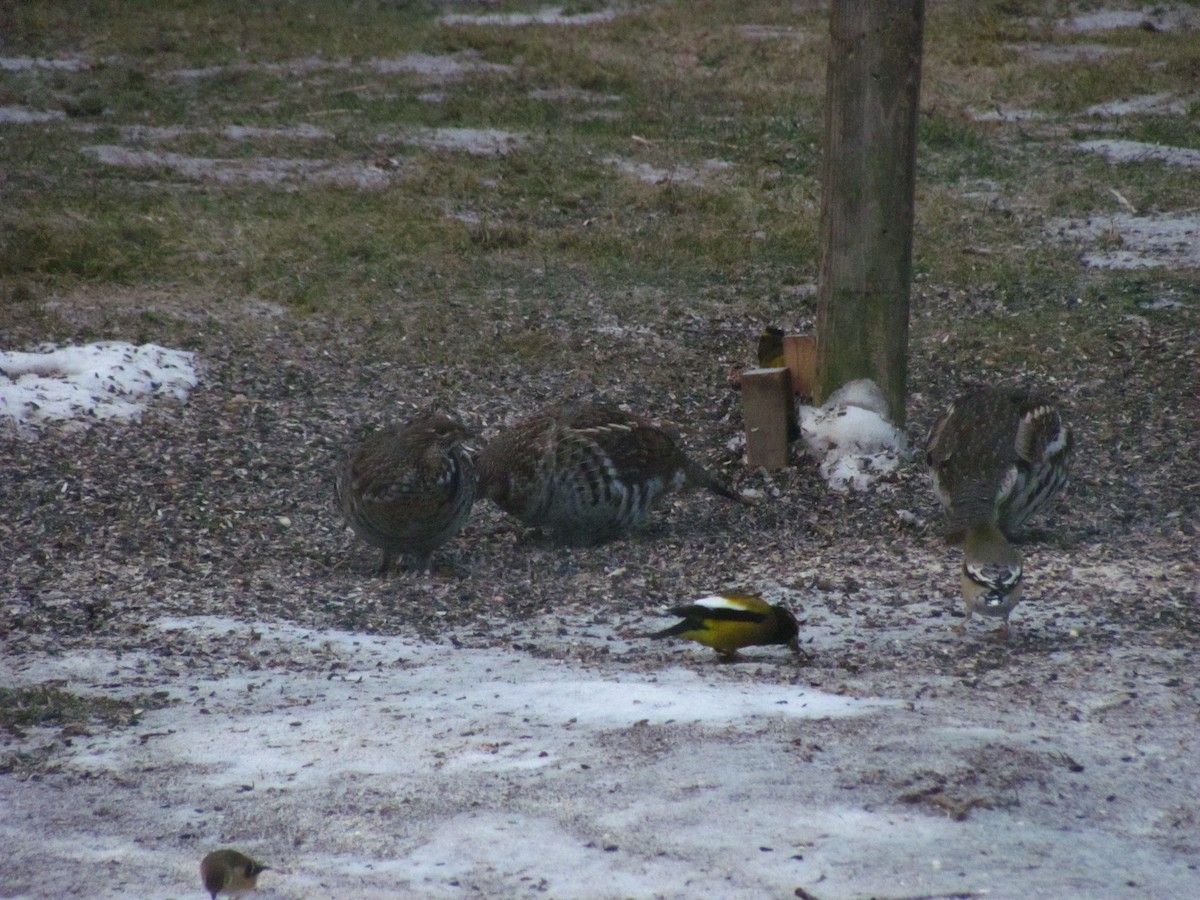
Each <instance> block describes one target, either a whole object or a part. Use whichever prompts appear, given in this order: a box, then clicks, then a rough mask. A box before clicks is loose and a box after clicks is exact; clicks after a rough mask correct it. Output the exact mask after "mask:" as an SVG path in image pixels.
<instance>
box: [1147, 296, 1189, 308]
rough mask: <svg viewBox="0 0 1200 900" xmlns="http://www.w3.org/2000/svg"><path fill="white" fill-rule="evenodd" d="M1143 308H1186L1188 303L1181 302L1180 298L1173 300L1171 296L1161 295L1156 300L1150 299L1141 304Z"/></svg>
mask: <svg viewBox="0 0 1200 900" xmlns="http://www.w3.org/2000/svg"><path fill="white" fill-rule="evenodd" d="M1140 305H1141V308H1142V309H1152V310H1153V309H1184V308H1186V304H1183V303H1180V302H1179V301H1178V300H1172V299H1171V298H1170V297H1159V298H1158V299H1156V300H1150V301H1148V302H1146V303H1142V304H1140Z"/></svg>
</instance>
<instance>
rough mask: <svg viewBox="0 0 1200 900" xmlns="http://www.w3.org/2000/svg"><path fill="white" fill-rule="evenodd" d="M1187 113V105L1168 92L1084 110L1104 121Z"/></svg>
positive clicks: (1101, 104) (1097, 105)
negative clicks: (1138, 116)
mask: <svg viewBox="0 0 1200 900" xmlns="http://www.w3.org/2000/svg"><path fill="white" fill-rule="evenodd" d="M1187 111H1188V104H1187V103H1186V102H1185V101H1184V100H1183V99H1181V98H1179V97H1177V96H1175V95H1174V94H1172V93H1169V92H1167V93H1161V94H1147V95H1146V96H1144V97H1132V98H1130V99H1129V100H1113V101H1111V102H1109V103H1097V104H1096V105H1095V106H1089V107H1088V108H1087V109H1086V110H1084V112H1086V113H1087V114H1088V115H1089V116H1099V117H1100V118H1104V119H1115V118H1120V117H1121V116H1137V115H1168V116H1182V115H1186V113H1187ZM1130 143H1132V141H1131V142H1130Z"/></svg>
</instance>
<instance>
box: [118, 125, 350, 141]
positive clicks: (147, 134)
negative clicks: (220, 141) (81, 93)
mask: <svg viewBox="0 0 1200 900" xmlns="http://www.w3.org/2000/svg"><path fill="white" fill-rule="evenodd" d="M121 134H122V136H123V137H124V138H125V139H126V140H127V141H172V140H177V139H178V138H182V137H188V136H189V135H194V134H206V135H207V134H215V135H220V136H221V137H227V138H229V139H230V140H233V141H246V140H255V139H259V138H262V139H285V140H314V141H315V140H330V139H332V138H333V137H334V134H333V132H332V131H329V130H327V129H324V128H319V127H318V126H316V125H296V126H294V127H288V128H256V127H254V126H250V125H226V126H225V127H223V128H184V127H183V126H180V125H163V126H159V125H128V126H126V127H125V128H122V129H121Z"/></svg>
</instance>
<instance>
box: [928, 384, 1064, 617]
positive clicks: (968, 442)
mask: <svg viewBox="0 0 1200 900" xmlns="http://www.w3.org/2000/svg"><path fill="white" fill-rule="evenodd" d="M1073 447H1074V442H1073V438H1072V435H1071V429H1070V428H1068V427H1067V425H1066V424H1065V423H1064V422H1063V420H1062V416H1061V415H1060V414H1059V412H1058V410H1057V409H1055V408H1054V407H1053V406H1052V405H1050V404H1049V403H1047V402H1046V401H1044V400H1041V399H1039V398H1037V397H1035V396H1033V395H1031V394H1029V393H1027V392H1025V391H1021V390H1016V389H1005V388H980V389H977V390H974V391H972V392H970V393H967V394H964V395H963V396H962V397H959V398H958V399H957V400H955V401H954V403H953V404H951V406H950V409H949V410H947V412H946V414H945V415H943V416H942V417H941V418H940V419H939V420H938V422H937V424H935V425H934V427H933V430H932V431H931V432H930V435H929V441H928V443H927V444H926V461H927V462H928V463H929V468H930V474H931V476H932V479H933V489H934V493H935V494H936V495H937V497H938V499H939V500H940V501H941V503H942V505H943V506H944V507H945V508H946V514H947V518H948V520H949V524H950V530H949V536H950V537H951V539H954V540H957V539H962V541H963V565H962V578H961V582H962V594H963V600H964V602H965V604H966V612H967V620H968V621H969V620H970V617H971V614H972V613H974V612H978V613H982V614H984V615H989V616H1002V617H1003V618H1004V626H1003V628H1002V633H1004V634H1007V631H1008V617H1009V614H1010V613H1011V612H1012V610H1013V607H1015V606H1016V605H1017V602H1018V601H1019V599H1020V596H1021V575H1022V568H1021V555H1020V553H1019V552H1018V551H1017V549H1016V548H1015V547H1013V546H1012V545H1011V544H1010V543H1009V540H1010V539H1011V538H1012V537H1013V536H1014V535H1015V534H1016V533H1017V532H1018V530H1019V529H1020V528H1021V526H1022V525H1023V524H1024V522H1025V521H1026V520H1027V519H1028V518H1029V517H1030V516H1032V515H1034V514H1035V513H1036V512H1037V511H1038V510H1040V509H1042V508H1044V507H1045V506H1046V505H1047V504H1049V503H1050V501H1051V500H1053V499H1054V497H1055V496H1057V495H1058V493H1059V492H1060V491H1062V490H1063V488H1064V487H1066V484H1067V476H1068V466H1069V463H1070V458H1071V452H1072V450H1073Z"/></svg>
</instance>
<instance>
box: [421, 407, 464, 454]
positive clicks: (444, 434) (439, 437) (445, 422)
mask: <svg viewBox="0 0 1200 900" xmlns="http://www.w3.org/2000/svg"><path fill="white" fill-rule="evenodd" d="M413 427H415V428H418V429H420V430H421V431H422V432H424V433H425V434H427V435H428V436H429V438H430V439H431V440H432V441H433V442H434V443H436V444H437V445H438V446H439V447H442V448H445V449H450V448H451V447H454V446H455V445H457V444H463V443H466V442H467V441H469V440H470V439H471V438H472V436H473V435H472V434H471V431H470V430H469V429H468V428H467V427H466V426H465V425H463V424H462V423H461V422H459V421H458V420H457V419H455V418H453V417H452V416H448V415H446V414H445V413H431V414H429V415H427V416H423V417H422V418H421V419H419V420H417V421H416V422H414V423H413Z"/></svg>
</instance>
